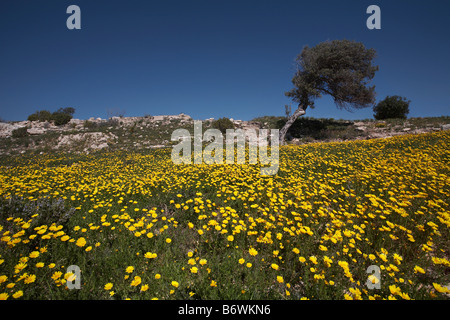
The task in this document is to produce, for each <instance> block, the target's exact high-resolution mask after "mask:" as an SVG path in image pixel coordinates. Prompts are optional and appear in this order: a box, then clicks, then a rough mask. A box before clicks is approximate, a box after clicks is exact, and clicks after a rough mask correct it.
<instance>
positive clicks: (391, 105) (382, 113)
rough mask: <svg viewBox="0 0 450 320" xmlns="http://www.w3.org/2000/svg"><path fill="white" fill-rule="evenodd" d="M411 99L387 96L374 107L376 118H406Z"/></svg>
mask: <svg viewBox="0 0 450 320" xmlns="http://www.w3.org/2000/svg"><path fill="white" fill-rule="evenodd" d="M410 102H411V101H409V100H407V99H406V98H405V97H403V98H402V97H400V96H387V97H386V98H385V99H384V100H383V101H380V102H379V103H378V104H377V105H376V106H374V108H373V112H374V115H373V116H374V118H375V119H377V120H384V119H394V118H398V119H406V116H407V115H408V113H409V104H410Z"/></svg>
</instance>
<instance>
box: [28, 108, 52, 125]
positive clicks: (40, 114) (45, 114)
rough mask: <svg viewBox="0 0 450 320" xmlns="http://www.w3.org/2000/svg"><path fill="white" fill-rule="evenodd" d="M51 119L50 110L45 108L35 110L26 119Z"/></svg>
mask: <svg viewBox="0 0 450 320" xmlns="http://www.w3.org/2000/svg"><path fill="white" fill-rule="evenodd" d="M51 120H52V114H51V113H50V111H47V110H41V111H36V112H35V113H33V114H30V115H29V116H28V121H42V122H43V121H51Z"/></svg>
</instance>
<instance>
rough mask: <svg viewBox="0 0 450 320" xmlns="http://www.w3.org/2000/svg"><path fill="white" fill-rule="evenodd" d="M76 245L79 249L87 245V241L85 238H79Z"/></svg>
mask: <svg viewBox="0 0 450 320" xmlns="http://www.w3.org/2000/svg"><path fill="white" fill-rule="evenodd" d="M75 244H76V245H77V246H79V247H84V246H85V245H86V239H84V238H83V237H81V238H78V240H77V242H76V243H75Z"/></svg>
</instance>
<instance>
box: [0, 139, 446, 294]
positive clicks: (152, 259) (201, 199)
mask: <svg viewBox="0 0 450 320" xmlns="http://www.w3.org/2000/svg"><path fill="white" fill-rule="evenodd" d="M170 152H171V149H160V150H154V151H148V152H146V153H136V152H133V153H128V152H121V151H116V152H113V153H96V154H85V155H67V154H56V153H55V154H48V155H40V156H21V157H16V158H11V159H9V160H8V161H5V162H4V163H2V165H1V166H0V195H1V199H0V201H1V202H0V299H13V300H14V299H128V298H129V299H448V297H449V296H448V289H447V288H446V286H448V284H449V283H450V232H449V230H450V210H449V209H450V200H449V196H450V177H449V171H450V132H449V131H441V132H436V133H430V134H423V135H405V136H398V137H393V138H389V139H377V140H367V141H352V142H343V143H314V144H308V145H303V146H292V145H288V146H285V147H282V148H281V150H280V167H279V171H278V174H277V175H275V176H261V175H260V171H259V166H258V165H195V164H192V165H174V164H173V163H172V161H171V158H170ZM71 265H76V266H78V267H79V268H80V270H81V274H80V277H79V278H78V279H76V277H75V275H74V274H73V273H70V272H69V273H68V272H67V268H68V267H69V266H71ZM369 266H375V267H376V268H379V271H380V272H379V274H377V273H374V274H372V273H367V269H368V268H369ZM75 281H79V282H80V284H81V287H80V289H72V290H70V289H68V288H67V283H68V282H71V283H74V282H75ZM368 281H369V282H368ZM370 284H372V286H370ZM373 285H377V286H379V289H377V288H376V287H375V288H374V287H373Z"/></svg>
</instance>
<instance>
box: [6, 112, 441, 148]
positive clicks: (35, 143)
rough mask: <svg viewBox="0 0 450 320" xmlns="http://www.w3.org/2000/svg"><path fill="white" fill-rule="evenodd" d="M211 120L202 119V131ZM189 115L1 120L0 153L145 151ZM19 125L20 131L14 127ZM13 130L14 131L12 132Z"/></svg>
mask: <svg viewBox="0 0 450 320" xmlns="http://www.w3.org/2000/svg"><path fill="white" fill-rule="evenodd" d="M283 119H284V117H274V116H265V117H259V118H255V119H253V120H251V121H242V120H234V119H233V122H234V124H235V128H242V129H244V130H245V129H263V128H265V129H275V128H279V127H280V125H282V123H283ZM213 120H214V119H213V118H210V119H206V120H203V121H202V123H203V130H205V129H207V128H209V127H210V126H211V123H212V121H213ZM193 121H194V120H193V119H192V118H191V117H190V116H188V115H185V114H179V115H162V116H145V117H112V118H109V119H101V118H90V119H87V120H80V119H72V120H71V121H70V122H69V123H68V124H66V125H63V126H55V125H54V124H52V123H49V122H38V121H20V122H1V123H0V155H1V156H11V155H18V154H23V153H30V154H40V153H41V154H42V153H47V152H54V151H61V152H73V153H90V152H93V151H97V150H109V151H115V150H135V151H138V150H147V149H152V148H161V147H167V146H170V145H171V141H170V137H171V134H172V132H173V131H174V130H175V129H179V128H184V129H188V130H189V131H190V132H191V133H192V132H193ZM20 128H26V131H25V129H22V131H20V130H17V129H20ZM448 129H450V117H436V118H410V119H408V120H395V119H392V120H387V121H374V120H361V121H348V120H334V119H314V118H308V117H302V118H299V119H298V120H297V121H296V122H295V123H294V125H293V126H292V128H291V129H290V131H289V135H288V138H289V143H292V144H303V143H310V142H317V141H347V140H361V139H373V138H386V137H392V136H396V135H402V134H406V133H409V134H411V133H425V132H433V131H441V130H448ZM14 131H16V132H15V133H14Z"/></svg>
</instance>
